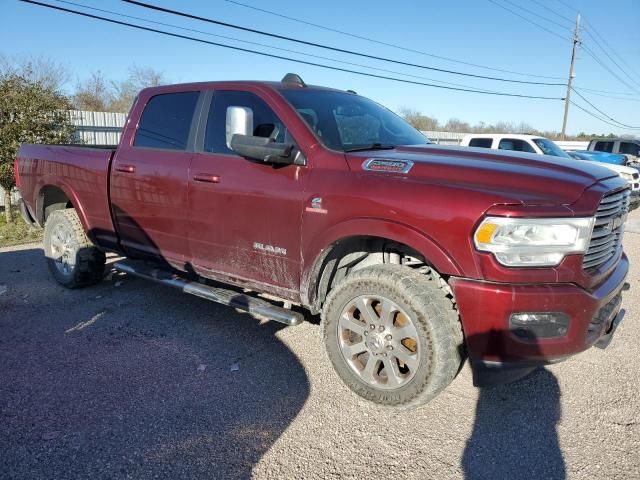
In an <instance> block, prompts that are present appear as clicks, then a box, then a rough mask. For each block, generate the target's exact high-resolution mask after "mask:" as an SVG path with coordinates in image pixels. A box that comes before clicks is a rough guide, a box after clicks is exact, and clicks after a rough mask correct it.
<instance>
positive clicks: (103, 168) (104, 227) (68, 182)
mask: <svg viewBox="0 0 640 480" xmlns="http://www.w3.org/2000/svg"><path fill="white" fill-rule="evenodd" d="M114 152H115V148H104V147H97V148H94V147H84V146H75V145H33V144H24V145H22V146H21V147H20V150H19V151H18V156H17V160H16V161H17V169H18V177H19V185H18V189H19V190H20V194H21V195H22V198H23V201H24V202H25V204H26V207H27V210H28V211H29V214H30V215H31V216H32V217H33V219H34V220H35V221H36V223H38V224H39V225H40V226H43V224H44V218H45V211H46V209H47V207H49V206H50V205H51V204H52V203H51V202H52V200H50V201H48V202H47V204H44V202H43V198H44V195H43V193H44V192H45V191H47V189H57V190H61V191H62V192H63V193H64V194H65V195H66V198H69V199H71V203H72V205H73V206H74V207H75V208H76V210H77V211H78V215H79V217H80V221H81V222H82V224H83V226H84V228H85V230H86V232H87V233H88V236H89V238H90V239H91V240H92V241H93V242H95V243H97V244H99V245H102V246H105V247H113V246H116V245H117V236H116V234H115V229H114V226H113V221H112V219H111V212H110V208H109V198H108V191H109V188H108V179H109V168H110V163H111V159H112V158H113V154H114ZM47 197H48V198H51V196H50V195H47ZM60 197H61V198H64V197H63V196H62V195H60ZM53 198H54V200H53V203H55V195H53ZM70 206H71V205H70Z"/></svg>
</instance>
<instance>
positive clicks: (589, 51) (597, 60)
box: [582, 44, 640, 94]
mask: <svg viewBox="0 0 640 480" xmlns="http://www.w3.org/2000/svg"><path fill="white" fill-rule="evenodd" d="M582 48H583V50H584V51H585V52H587V54H588V55H589V56H590V57H591V58H593V59H594V60H595V61H596V63H598V65H600V66H601V67H602V68H604V69H605V70H606V71H607V72H609V73H610V74H611V75H613V76H614V77H615V78H616V79H617V80H618V81H619V82H620V83H622V84H623V85H624V86H625V87H627V88H628V89H629V90H631V91H633V92H635V93H636V94H640V91H638V90H636V88H635V87H633V86H631V85H629V84H628V83H627V82H626V81H625V80H624V79H622V78H621V77H620V76H619V75H618V74H617V73H616V72H614V71H613V70H611V68H609V66H608V65H606V64H605V63H604V62H603V61H602V60H600V58H599V57H598V56H597V55H596V54H595V53H593V50H591V49H590V48H589V47H587V46H586V45H584V44H582Z"/></svg>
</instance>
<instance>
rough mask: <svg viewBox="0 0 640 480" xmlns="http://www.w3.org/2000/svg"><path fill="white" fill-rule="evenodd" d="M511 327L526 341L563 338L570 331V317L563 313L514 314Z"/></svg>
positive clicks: (510, 321) (510, 320) (515, 333)
mask: <svg viewBox="0 0 640 480" xmlns="http://www.w3.org/2000/svg"><path fill="white" fill-rule="evenodd" d="M509 327H510V328H511V330H512V331H513V333H514V335H516V336H518V337H521V338H526V339H536V338H552V337H562V336H564V335H566V334H567V330H568V329H569V317H568V316H567V315H566V314H564V313H562V312H544V313H513V314H511V318H509Z"/></svg>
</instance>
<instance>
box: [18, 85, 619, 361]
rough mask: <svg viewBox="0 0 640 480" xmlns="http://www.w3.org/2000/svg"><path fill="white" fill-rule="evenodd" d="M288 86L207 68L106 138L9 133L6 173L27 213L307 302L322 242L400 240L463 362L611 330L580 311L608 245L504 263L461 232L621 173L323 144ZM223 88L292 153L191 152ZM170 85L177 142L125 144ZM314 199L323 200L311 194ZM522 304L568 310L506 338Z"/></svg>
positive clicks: (157, 91) (607, 288)
mask: <svg viewBox="0 0 640 480" xmlns="http://www.w3.org/2000/svg"><path fill="white" fill-rule="evenodd" d="M299 88H301V87H299V86H295V85H288V84H283V83H265V82H216V83H201V84H186V85H175V86H166V87H157V88H153V89H147V90H144V91H142V92H141V93H140V95H139V97H138V99H137V101H136V103H135V104H134V106H133V108H132V110H131V113H130V116H129V119H128V121H127V123H126V126H125V128H124V131H123V134H122V139H121V141H120V144H119V146H118V147H117V149H115V150H107V149H93V148H83V147H75V146H69V147H65V146H45V145H23V146H22V147H21V149H20V152H19V155H18V159H17V170H18V174H17V177H18V182H19V189H20V192H21V194H22V198H23V199H24V203H25V205H26V211H27V216H28V217H30V218H31V219H32V220H34V221H35V222H36V223H38V224H40V225H43V224H44V222H45V217H46V215H47V207H50V206H51V205H54V206H55V205H58V204H59V203H60V202H66V206H67V207H68V206H73V207H74V208H75V209H76V211H77V212H78V215H79V217H80V220H81V222H82V224H83V226H84V228H85V231H86V232H87V234H88V236H89V238H90V239H91V241H92V242H94V243H95V244H96V245H97V246H99V247H100V248H102V249H104V250H108V251H115V252H119V253H122V254H124V255H126V256H129V257H133V258H136V257H141V256H156V257H161V258H162V259H163V260H164V261H166V262H168V263H169V264H170V265H171V266H173V267H175V268H177V269H180V270H183V271H195V272H196V273H198V274H199V275H201V276H204V277H207V278H211V279H215V280H218V281H222V282H225V283H230V284H233V285H239V286H243V287H246V288H249V289H252V290H255V291H258V292H265V293H269V294H272V295H276V296H278V297H280V298H283V299H287V300H290V301H293V302H297V303H300V304H302V305H303V306H305V307H307V308H309V309H310V310H311V311H314V312H317V311H319V309H320V308H321V304H322V302H323V300H324V296H325V295H324V293H323V290H322V289H323V287H322V285H321V283H322V281H321V279H322V268H323V260H324V259H325V258H327V254H328V252H330V251H331V249H332V247H334V246H335V245H336V244H338V243H340V242H344V241H345V240H346V239H349V238H354V237H376V238H382V239H386V240H388V241H393V242H395V243H397V244H402V245H406V246H408V247H409V248H411V249H412V250H414V251H417V252H419V253H420V254H421V255H422V256H423V257H424V258H425V259H427V261H428V262H429V263H430V264H431V265H432V266H433V267H434V268H435V269H436V270H437V271H438V272H439V273H440V275H442V276H443V278H445V279H447V281H448V284H449V285H450V287H451V289H452V292H453V296H454V298H455V301H456V303H457V307H458V309H459V313H460V318H461V322H462V326H463V331H464V335H465V337H466V339H467V342H466V348H467V351H468V354H469V356H470V358H471V361H472V364H473V366H474V368H480V367H481V366H486V365H490V366H491V365H494V362H495V365H503V364H511V363H513V364H515V365H529V364H532V363H542V362H549V361H555V360H558V359H562V358H564V357H566V356H568V355H571V354H575V353H577V352H580V351H582V350H585V349H587V348H589V347H590V346H592V345H593V344H594V343H596V342H597V341H598V340H599V339H600V338H601V337H602V336H603V335H605V334H606V332H607V331H608V329H610V326H611V321H612V318H607V319H606V321H604V322H602V324H599V325H596V327H595V330H594V327H593V325H590V324H593V321H594V320H593V319H594V318H596V317H597V315H598V312H600V311H601V309H603V307H605V306H606V305H607V304H609V303H610V302H611V301H612V299H614V298H615V297H617V296H618V295H619V293H620V291H621V290H622V288H623V285H624V280H625V277H626V274H627V270H628V262H627V258H626V256H625V254H624V253H623V252H622V247H620V248H618V250H617V251H616V252H615V254H614V255H613V256H612V257H611V258H610V259H609V260H607V261H606V262H605V263H603V264H601V265H599V266H598V267H597V268H595V269H594V268H591V269H585V268H584V267H583V255H582V254H576V255H571V254H570V255H567V256H566V257H565V258H564V259H563V260H562V261H561V262H560V264H559V265H557V266H554V267H535V268H531V267H529V268H526V267H518V268H514V267H505V266H503V265H501V264H500V263H499V262H497V261H496V259H495V257H494V255H493V254H491V253H486V252H480V251H478V249H476V247H475V246H474V242H473V234H474V231H475V229H476V228H477V227H478V225H479V223H480V222H481V221H482V219H483V218H484V217H485V216H486V215H489V214H491V215H496V216H506V217H522V218H542V217H544V218H554V217H593V216H594V215H596V212H597V209H598V206H599V205H600V202H601V201H602V199H603V197H605V195H607V194H611V192H615V191H622V190H623V189H624V188H625V187H626V186H625V183H624V182H623V181H622V180H621V179H620V178H619V177H618V176H616V175H615V174H614V173H612V172H611V171H609V170H606V169H603V168H601V167H598V166H597V165H595V164H590V163H587V162H580V163H578V162H576V163H575V164H573V163H571V162H567V161H566V160H565V159H562V161H561V162H560V161H556V160H554V159H553V158H552V157H543V158H542V159H541V157H540V156H536V155H526V154H521V155H518V154H514V153H513V152H507V153H502V152H500V151H489V150H484V149H470V148H456V147H445V146H439V145H420V146H406V147H396V148H393V149H387V150H384V151H358V152H352V153H349V152H344V151H337V150H334V149H332V148H328V147H327V146H326V145H325V144H324V143H323V141H322V136H321V134H319V133H318V132H314V131H313V129H312V128H310V126H309V124H308V122H307V121H305V120H306V119H305V118H304V115H302V114H301V113H300V112H298V111H296V109H295V108H293V106H292V105H291V103H290V102H289V101H287V99H286V98H285V97H284V96H283V93H282V92H283V91H286V90H288V89H299ZM306 88H307V89H310V90H314V89H316V90H317V91H319V92H324V91H328V90H325V89H320V88H316V87H306ZM224 91H236V92H238V91H239V92H251V93H253V94H255V95H256V96H258V97H259V98H260V99H262V100H263V101H264V102H265V103H266V105H268V107H270V108H271V109H272V110H273V112H274V113H275V114H276V115H277V116H278V117H279V118H280V119H281V121H282V123H283V124H284V125H285V126H286V128H287V130H288V132H289V134H290V135H291V136H292V137H293V138H294V139H295V141H296V143H297V145H298V146H299V148H300V151H301V152H302V153H303V154H304V157H305V158H306V164H305V165H286V166H278V167H277V168H275V167H274V165H271V164H265V163H258V162H252V161H249V160H246V159H245V158H242V157H240V156H239V155H233V154H229V153H224V154H220V153H212V152H207V151H204V150H203V148H202V135H201V134H200V133H199V132H202V131H204V130H206V128H207V127H206V118H207V115H206V113H207V109H208V108H209V105H210V102H211V98H212V97H214V96H215V95H216V94H217V93H218V92H224ZM172 92H174V93H175V92H198V93H199V95H200V97H199V100H198V102H199V103H198V108H199V109H200V110H199V112H200V114H199V115H194V117H193V125H192V126H191V129H192V133H191V135H192V136H193V138H194V140H193V142H192V146H191V148H187V149H185V150H183V151H175V150H170V149H159V148H146V147H141V146H136V145H134V138H135V136H136V133H137V129H138V125H139V120H140V118H141V115H142V114H143V111H144V109H145V107H146V105H147V103H148V102H149V101H150V99H152V98H153V97H155V96H157V95H162V94H167V93H172ZM194 132H195V133H194ZM371 158H380V159H385V160H400V161H402V162H406V161H409V162H412V164H413V165H412V168H411V170H410V171H409V172H408V173H402V172H400V171H398V172H393V171H384V170H383V171H375V170H366V169H365V168H363V165H364V164H365V162H366V161H367V160H368V159H371ZM314 199H315V200H314ZM317 199H321V200H320V201H321V206H320V205H318V204H317V203H316V204H314V201H315V202H318V200H317ZM318 207H320V208H318ZM275 248H277V249H278V250H277V251H275V250H274V249H275ZM523 311H524V312H531V311H533V312H563V313H565V314H566V315H568V316H569V317H570V320H571V322H570V326H569V329H568V331H567V333H566V335H564V336H562V337H560V338H550V339H544V338H541V339H537V340H536V341H535V342H531V341H530V340H527V339H522V338H519V337H517V336H515V335H513V333H512V332H511V331H510V327H509V317H510V315H511V314H512V313H514V312H523ZM614 313H617V311H616V312H614ZM614 316H615V315H614Z"/></svg>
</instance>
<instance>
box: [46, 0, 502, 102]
mask: <svg viewBox="0 0 640 480" xmlns="http://www.w3.org/2000/svg"><path fill="white" fill-rule="evenodd" d="M54 1H55V2H57V3H64V4H67V5H73V6H76V7H80V8H85V9H87V10H91V11H97V12H103V13H109V14H111V15H116V16H118V17H123V18H130V19H134V20H139V21H142V22H147V23H152V24H155V25H162V26H164V27H170V28H176V29H179V30H183V31H187V32H193V33H200V34H202V35H209V36H212V37H216V38H224V39H226V40H232V41H235V42H241V43H245V44H248V45H256V46H259V47H265V48H271V49H274V50H279V51H282V52H288V53H295V54H297V55H303V56H306V57H312V58H319V59H322V60H329V61H331V62H336V63H341V64H344V65H351V66H355V67H362V68H367V69H370V70H377V71H380V72H386V73H393V74H395V75H402V76H406V77H411V78H418V79H422V80H429V81H431V82H436V83H440V84H443V85H453V86H456V87H462V88H469V89H473V90H478V91H485V92H491V91H492V90H486V89H481V88H474V87H472V86H470V85H464V84H461V83H453V82H445V81H443V80H437V79H434V78H429V77H423V76H420V75H412V74H410V73H404V72H398V71H396V70H387V69H385V68H379V67H371V66H369V65H363V64H361V63H354V62H347V61H344V60H338V59H336V58H331V57H324V56H322V55H314V54H311V53H305V52H301V51H299V50H291V49H288V48H282V47H275V46H272V45H266V44H264V43H259V42H252V41H249V40H242V39H240V38H236V37H229V36H226V35H218V34H215V33H211V32H205V31H203V30H197V29H194V28H187V27H180V26H178V25H174V24H171V23H165V22H158V21H155V20H149V19H146V18H142V17H136V16H135V15H126V14H123V13H118V12H114V11H113V10H105V9H103V8H98V7H90V6H88V5H83V4H81V3H75V2H70V1H68V0H54Z"/></svg>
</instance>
